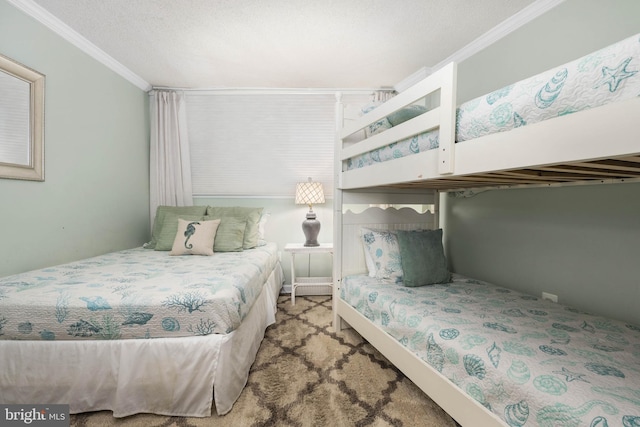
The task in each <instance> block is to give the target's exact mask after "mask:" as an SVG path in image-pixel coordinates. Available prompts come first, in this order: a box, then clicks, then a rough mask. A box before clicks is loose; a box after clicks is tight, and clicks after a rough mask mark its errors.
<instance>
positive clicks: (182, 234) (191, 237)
mask: <svg viewBox="0 0 640 427" xmlns="http://www.w3.org/2000/svg"><path fill="white" fill-rule="evenodd" d="M218 225H220V220H219V219H214V220H210V221H204V220H197V221H191V220H184V219H182V218H179V219H178V232H177V234H176V238H175V239H174V241H173V247H172V248H171V252H169V255H213V242H214V240H215V238H216V231H218Z"/></svg>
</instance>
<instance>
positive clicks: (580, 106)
mask: <svg viewBox="0 0 640 427" xmlns="http://www.w3.org/2000/svg"><path fill="white" fill-rule="evenodd" d="M636 96H640V34H636V35H635V36H632V37H629V38H627V39H625V40H623V41H620V42H618V43H616V44H614V45H611V46H609V47H606V48H604V49H601V50H599V51H597V52H594V53H592V54H589V55H586V56H584V57H582V58H580V59H577V60H575V61H572V62H570V63H567V64H565V65H563V66H560V67H557V68H554V69H552V70H549V71H547V72H543V73H540V74H538V75H536V76H533V77H530V78H528V79H525V80H522V81H519V82H517V83H515V84H512V85H510V86H507V87H504V88H502V89H500V90H497V91H495V92H492V93H490V94H488V95H485V96H481V97H478V98H476V99H474V100H471V101H469V102H466V103H464V104H462V105H461V106H460V107H459V108H458V109H457V111H456V141H457V142H461V141H467V140H471V139H475V138H478V137H481V136H484V135H489V134H492V133H497V132H504V131H508V130H511V129H514V128H517V127H521V126H525V125H528V124H533V123H538V122H541V121H543V120H547V119H551V118H553V117H558V116H563V115H567V114H571V113H575V112H578V111H581V110H586V109H589V108H594V107H598V106H601V105H605V104H608V103H612V102H616V101H622V100H625V99H630V98H633V97H636ZM409 107H411V108H416V107H417V106H415V105H414V106H409ZM366 111H370V109H368V110H366ZM423 111H426V109H424V110H423ZM405 117H406V118H407V119H410V118H412V117H415V116H412V115H405ZM398 124H400V122H394V123H392V122H391V121H389V120H388V119H386V118H385V119H382V120H381V121H380V122H376V123H374V124H373V125H371V126H370V127H369V128H370V129H374V133H375V132H380V131H383V130H384V129H385V128H387V129H388V128H390V127H392V126H395V125H398ZM437 147H438V130H433V131H430V132H426V133H424V134H419V135H416V136H414V137H411V138H408V139H405V140H402V141H399V142H396V143H393V144H390V145H388V146H385V147H381V148H378V149H376V150H373V151H371V152H368V153H364V154H361V155H359V156H356V157H353V158H351V159H348V160H347V162H346V164H347V170H351V169H357V168H362V167H366V166H370V165H372V164H374V163H378V162H384V161H388V160H392V159H394V158H399V157H404V156H408V155H411V154H416V153H421V152H424V151H427V150H432V149H434V148H437Z"/></svg>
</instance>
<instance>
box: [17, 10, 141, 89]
mask: <svg viewBox="0 0 640 427" xmlns="http://www.w3.org/2000/svg"><path fill="white" fill-rule="evenodd" d="M7 1H8V2H9V3H10V4H12V5H13V6H15V7H16V8H17V9H20V10H21V11H22V12H24V13H26V14H27V15H29V16H30V17H32V18H34V19H35V20H37V21H38V22H40V23H41V24H43V25H44V26H45V27H47V28H49V29H50V30H51V31H53V32H54V33H56V34H58V35H59V36H60V37H62V38H63V39H65V40H67V41H68V42H69V43H71V44H72V45H74V46H76V47H77V48H78V49H80V50H81V51H83V52H85V53H86V54H87V55H89V56H91V57H92V58H94V59H95V60H97V61H98V62H100V63H102V64H103V65H105V66H106V67H108V68H109V69H111V70H113V71H114V72H115V73H117V74H119V75H120V76H122V77H123V78H124V79H126V80H128V81H129V82H131V83H132V84H134V85H135V86H137V87H138V88H140V89H142V90H144V91H145V92H146V91H149V90H151V85H150V84H149V83H148V82H147V81H145V80H144V79H143V78H142V77H140V76H138V75H137V74H135V73H134V72H132V71H131V70H129V69H128V68H127V67H125V66H124V65H122V64H121V63H119V62H118V61H116V60H115V59H113V58H112V57H111V56H109V55H107V54H106V53H105V52H104V51H103V50H102V49H100V48H99V47H98V46H96V45H94V44H93V43H91V42H90V41H89V40H87V39H86V38H84V37H83V36H81V35H80V34H79V33H78V32H76V31H75V30H73V29H72V28H71V27H69V26H68V25H67V24H65V23H63V22H62V21H60V20H59V19H58V18H56V17H55V16H53V15H52V14H51V13H49V12H48V11H47V10H45V9H44V8H42V6H40V5H39V4H37V3H35V2H34V1H32V0H7Z"/></svg>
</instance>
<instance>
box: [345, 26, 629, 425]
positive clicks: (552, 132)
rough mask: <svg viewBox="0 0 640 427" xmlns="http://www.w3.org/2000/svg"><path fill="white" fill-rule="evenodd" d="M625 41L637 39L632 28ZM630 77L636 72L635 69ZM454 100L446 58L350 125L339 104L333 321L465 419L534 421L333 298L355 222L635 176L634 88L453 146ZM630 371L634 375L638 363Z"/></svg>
mask: <svg viewBox="0 0 640 427" xmlns="http://www.w3.org/2000/svg"><path fill="white" fill-rule="evenodd" d="M629 40H635V42H637V43H638V44H640V35H636V36H634V37H633V38H630V39H629ZM596 53H597V52H596ZM632 64H633V66H629V67H626V68H625V67H624V66H623V68H622V69H626V70H627V72H628V73H631V72H632V71H636V70H639V67H640V65H639V64H640V55H636V56H635V57H634V62H633V63H632ZM627 65H628V63H627ZM600 66H603V65H602V64H600ZM605 66H606V65H605ZM633 74H637V75H638V77H639V78H640V71H636V72H635V73H633ZM627 80H628V79H627ZM429 97H431V98H429ZM434 97H435V98H436V99H437V100H438V101H437V102H436V104H437V107H435V108H432V109H430V110H429V111H427V112H425V113H423V114H421V115H418V116H417V117H415V118H412V119H410V120H408V121H405V122H404V123H401V124H398V125H396V126H393V127H391V128H390V129H387V130H385V131H383V132H381V133H378V134H375V135H373V136H370V137H368V138H361V137H360V136H359V135H361V134H365V130H366V129H370V126H372V125H375V124H376V123H379V122H380V121H381V120H386V118H387V117H389V116H390V115H392V114H393V113H396V112H399V111H400V110H402V109H403V108H405V107H407V106H410V105H416V104H419V105H428V104H429V102H431V100H432V99H433V98H434ZM455 99H456V65H455V64H451V65H449V66H447V67H445V68H443V69H441V70H440V71H438V72H436V73H434V74H433V75H431V76H429V77H427V78H426V79H424V80H423V81H421V82H419V83H418V84H416V85H415V86H413V87H411V88H409V89H407V90H406V91H404V92H402V93H400V94H398V95H397V96H395V97H394V98H392V99H391V100H389V101H387V102H386V103H384V104H382V105H380V106H378V107H377V108H375V109H374V110H373V111H371V112H369V113H367V114H365V115H363V116H362V117H360V118H358V119H356V120H353V121H351V122H349V123H347V122H346V121H345V120H344V118H343V117H342V116H341V111H342V108H338V111H339V114H338V115H339V117H338V123H339V125H340V126H342V125H343V123H344V127H343V128H342V130H341V131H340V132H339V138H337V146H336V177H335V182H336V191H335V193H334V209H335V215H334V233H335V236H334V242H335V260H336V262H335V263H334V283H335V286H334V295H333V297H334V298H333V302H334V326H335V328H336V330H337V331H339V330H341V329H342V328H344V327H353V328H354V329H355V330H356V331H358V332H359V333H360V334H361V335H362V336H363V337H364V338H365V339H367V340H368V341H369V342H370V343H371V344H372V345H374V346H375V347H376V348H377V349H378V350H380V352H381V353H382V354H383V355H385V357H387V358H388V359H389V360H390V361H391V362H392V363H394V364H395V365H396V366H397V367H398V368H399V369H400V370H402V371H403V372H404V373H405V374H406V375H407V377H409V378H410V379H411V380H412V381H413V382H414V383H415V384H416V385H417V386H418V387H420V388H421V389H422V390H423V391H424V392H425V393H426V394H427V395H429V396H430V397H431V398H433V400H434V401H435V402H436V403H437V404H439V405H440V406H441V407H442V408H443V409H444V410H446V411H447V412H448V413H449V414H450V415H451V416H453V417H454V418H455V419H456V420H457V421H458V422H459V423H460V424H462V425H463V426H474V427H475V426H480V427H482V426H496V425H519V426H522V425H525V426H526V425H532V423H535V422H536V420H535V419H531V420H530V421H529V423H528V424H526V422H525V421H523V422H522V423H521V424H519V421H513V420H509V423H507V421H506V420H505V418H504V416H503V415H500V414H496V413H494V412H492V411H491V410H489V409H487V407H486V406H484V405H483V404H481V403H480V402H479V401H478V399H477V396H476V398H472V397H471V396H470V394H469V393H468V391H465V390H463V389H462V388H459V387H458V386H457V385H455V384H454V383H453V382H452V381H451V380H450V379H449V378H447V377H446V376H445V375H443V373H441V372H440V371H439V370H438V369H435V368H434V367H433V366H432V365H431V364H430V363H428V362H426V361H425V359H424V357H420V356H419V355H417V354H416V353H415V352H414V351H412V350H409V349H408V348H407V347H406V346H405V345H403V344H402V343H400V342H399V340H398V339H396V338H394V337H392V335H390V334H389V333H388V332H385V331H384V330H382V329H381V328H380V327H379V326H378V325H376V324H374V323H373V322H372V321H370V320H369V319H368V318H367V316H365V315H363V313H361V312H360V311H359V310H357V309H356V308H355V307H354V306H352V305H351V304H349V303H348V302H347V301H345V299H344V298H342V297H341V292H343V291H344V288H343V280H344V279H345V277H346V276H350V275H354V274H355V275H357V274H361V275H365V274H366V272H367V265H366V263H365V260H364V255H363V246H362V238H361V228H362V227H369V228H377V229H434V228H437V227H438V222H437V206H438V192H439V191H459V190H468V189H475V188H505V187H508V188H510V187H514V186H533V185H538V186H539V185H544V186H554V185H573V184H578V183H614V182H615V183H621V182H638V181H639V180H640V126H638V122H637V121H638V118H639V117H640V90H638V91H637V92H636V93H635V94H632V95H630V96H627V97H626V99H622V100H616V101H615V102H611V103H607V104H604V105H599V106H597V107H594V108H589V109H585V110H583V111H579V112H575V113H573V114H566V115H560V116H558V117H554V118H552V119H549V120H545V121H541V122H538V123H535V124H527V125H526V126H522V127H517V128H515V129H512V130H509V131H507V132H498V133H493V134H489V135H484V136H481V137H478V138H474V139H471V140H467V141H462V142H457V143H456V105H455ZM425 100H426V101H425ZM434 129H435V130H438V131H439V146H438V148H437V149H431V150H427V151H421V152H418V153H416V154H412V155H408V156H404V157H398V158H392V159H389V160H388V161H379V162H378V161H376V162H373V164H371V163H370V164H369V165H365V166H364V167H356V168H350V167H349V166H350V165H349V163H350V162H351V160H352V159H354V158H357V157H358V156H362V155H367V153H371V152H373V151H375V150H380V149H384V148H385V147H389V146H390V145H391V146H392V147H393V146H394V144H397V143H399V141H403V140H407V139H411V138H413V137H416V136H417V135H420V134H424V133H425V132H430V131H433V130H434ZM351 204H363V205H368V206H376V205H378V206H379V205H385V204H433V206H434V207H435V209H434V211H432V212H434V214H435V215H434V214H432V213H427V214H422V215H418V217H415V215H416V214H415V213H413V214H411V215H409V216H407V210H406V209H402V210H400V211H395V210H394V209H387V210H381V209H378V208H370V209H367V210H365V211H364V212H363V213H361V214H353V212H350V211H349V210H348V209H349V208H348V207H349V205H351ZM633 333H634V334H635V332H633ZM636 335H637V334H636ZM637 338H638V337H635V336H634V339H637ZM635 363H636V364H637V363H638V361H637V358H636V361H635ZM633 369H634V371H636V372H637V371H638V370H639V369H640V368H639V369H636V368H633ZM594 387H595V385H594ZM638 393H640V391H638ZM558 400H560V398H558ZM560 404H561V403H559V405H560ZM636 412H640V411H639V410H636ZM635 416H640V413H634V414H633V415H632V416H627V418H625V419H624V420H623V421H622V424H617V423H619V422H620V419H621V416H620V417H618V418H616V421H615V422H614V421H612V420H611V419H610V420H609V423H610V424H609V425H635V424H631V423H633V422H640V417H635ZM531 418H533V415H532V416H531ZM601 418H602V419H600V418H597V417H596V418H594V419H593V422H594V423H596V422H601V424H592V425H607V424H606V422H607V420H605V419H604V418H603V417H601ZM514 422H515V424H514ZM540 422H541V421H540V420H538V423H540ZM556 422H557V424H554V423H553V422H550V424H548V425H565V424H562V423H561V421H559V420H556ZM563 422H565V423H569V424H566V425H578V424H571V422H575V419H573V420H570V419H568V418H567V419H565V420H564V421H563ZM534 425H535V424H534Z"/></svg>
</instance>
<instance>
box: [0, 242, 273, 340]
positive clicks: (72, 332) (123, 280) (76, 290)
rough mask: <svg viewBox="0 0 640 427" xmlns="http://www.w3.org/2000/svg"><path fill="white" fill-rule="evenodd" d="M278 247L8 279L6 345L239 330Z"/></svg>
mask: <svg viewBox="0 0 640 427" xmlns="http://www.w3.org/2000/svg"><path fill="white" fill-rule="evenodd" d="M277 262H278V258H277V245H276V244H275V243H268V244H266V245H264V246H259V247H256V248H254V249H250V250H245V251H242V252H224V253H222V252H221V253H216V254H215V255H213V256H197V255H191V256H170V255H169V254H168V252H164V251H149V250H145V249H143V248H136V249H130V250H124V251H119V252H113V253H109V254H106V255H101V256H97V257H94V258H89V259H86V260H82V261H77V262H72V263H69V264H63V265H59V266H55V267H50V268H43V269H41V270H36V271H32V272H28V273H23V274H17V275H13V276H9V277H5V278H2V279H0V339H4V340H8V339H14V340H82V339H85V340H86V339H90V340H113V339H133V338H159V337H186V336H197V335H209V334H226V333H230V332H231V331H233V330H235V329H236V328H237V327H238V326H239V325H240V323H241V321H242V319H244V317H245V316H246V315H247V313H248V312H249V310H250V309H251V306H252V304H253V303H254V301H255V300H256V298H257V297H258V296H259V295H260V292H261V291H262V287H263V284H264V283H265V281H266V280H267V278H268V277H269V274H271V272H272V270H273V268H274V267H275V266H276V264H277Z"/></svg>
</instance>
